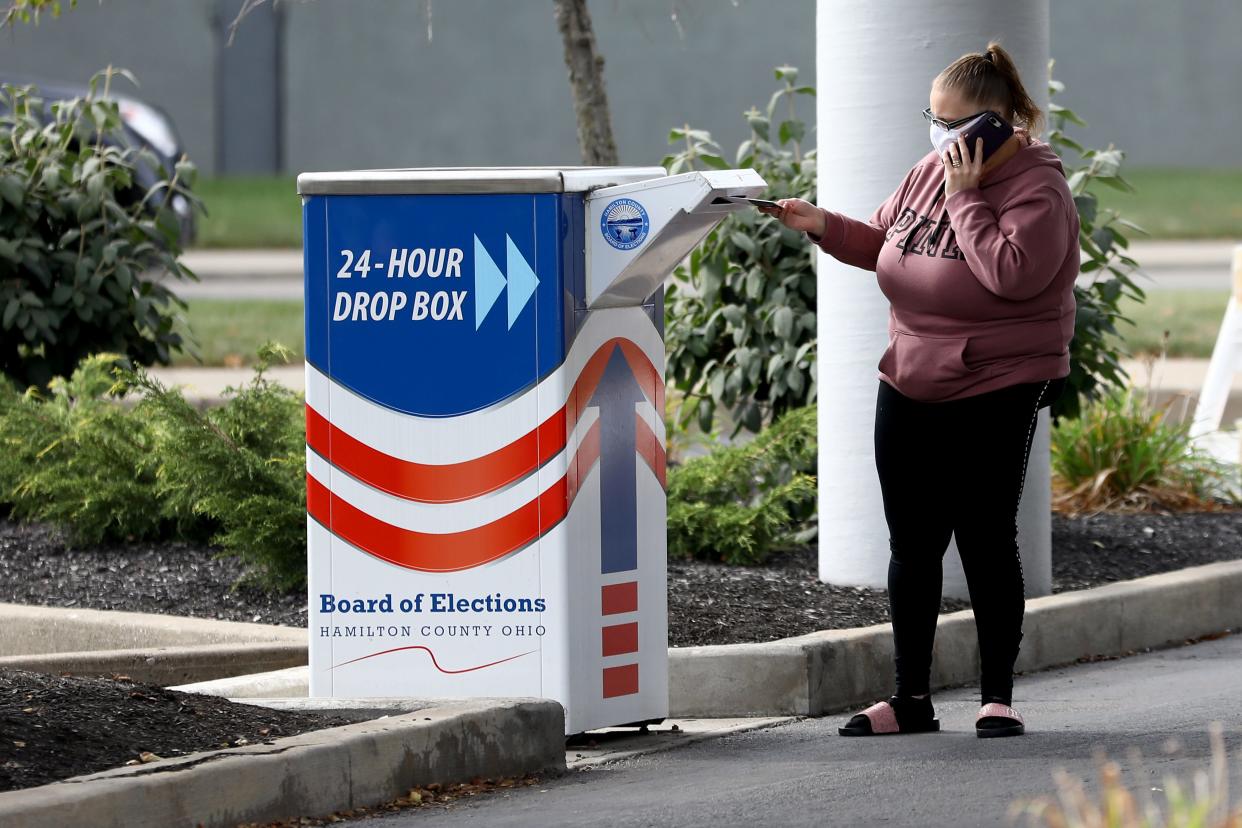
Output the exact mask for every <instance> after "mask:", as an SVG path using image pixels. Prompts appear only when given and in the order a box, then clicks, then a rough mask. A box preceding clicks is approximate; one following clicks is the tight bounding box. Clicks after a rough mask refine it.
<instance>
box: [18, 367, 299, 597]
mask: <svg viewBox="0 0 1242 828" xmlns="http://www.w3.org/2000/svg"><path fill="white" fill-rule="evenodd" d="M282 353H283V350H282V349H280V348H278V347H276V346H265V348H263V349H261V350H260V353H259V361H258V364H257V366H256V369H255V373H254V376H253V378H252V379H251V381H250V382H249V383H248V384H246V385H244V386H242V387H240V388H235V389H229V390H228V391H227V392H226V400H225V402H224V404H223V405H221V406H218V407H215V408H211V409H208V410H207V411H200V410H198V409H197V408H195V407H194V406H192V405H190V403H188V402H187V401H186V400H185V398H184V397H183V396H182V394H181V392H180V391H179V390H177V389H168V388H165V387H164V386H163V385H161V384H160V383H159V382H158V381H157V380H155V379H153V378H152V377H151V376H150V375H148V374H147V373H146V372H145V371H144V370H143V369H142V368H132V367H126V366H125V364H124V362H123V360H121V359H120V358H119V357H117V356H116V355H112V354H102V355H98V356H94V357H90V358H88V359H86V360H84V361H83V362H82V364H81V365H80V366H79V367H78V369H77V370H76V371H75V372H74V374H73V376H72V377H71V378H70V379H69V380H62V379H54V380H53V381H52V382H51V384H50V385H51V390H50V392H49V393H47V394H44V393H42V392H40V391H38V390H36V389H33V388H32V389H30V390H28V391H27V392H25V393H24V394H23V393H19V392H18V391H16V390H15V389H14V388H12V386H11V385H8V384H3V385H0V448H3V452H0V504H6V505H8V506H9V507H10V509H11V512H12V514H13V516H14V517H16V518H18V519H23V520H45V521H49V522H52V523H56V524H58V525H60V526H63V527H65V528H66V529H68V530H69V533H70V541H71V542H72V543H75V544H90V543H99V542H123V541H129V540H134V539H139V538H166V537H174V536H175V537H180V538H192V539H200V540H208V539H209V540H210V541H211V542H213V543H215V544H216V545H218V546H219V547H220V549H221V551H222V552H223V553H224V554H227V555H235V556H237V557H239V558H241V559H242V560H243V561H244V562H245V563H246V564H247V566H248V572H249V576H248V577H249V579H251V580H254V581H257V582H259V583H262V584H264V585H266V586H268V587H271V588H276V589H293V588H297V587H300V586H302V585H303V584H304V583H305V580H306V472H305V464H306V448H305V432H304V425H303V422H304V421H303V416H304V415H303V403H302V399H301V397H300V395H298V394H296V393H294V392H292V391H290V390H288V389H286V388H284V387H283V386H281V385H279V384H277V383H274V382H272V381H270V380H269V379H268V378H267V377H266V376H265V371H266V370H267V367H268V365H269V364H270V361H271V360H272V359H273V358H275V357H276V356H279V355H281V354H282ZM131 392H137V393H136V394H132V393H131ZM121 394H130V396H129V397H128V398H126V399H124V400H121V399H118V396H119V395H121Z"/></svg>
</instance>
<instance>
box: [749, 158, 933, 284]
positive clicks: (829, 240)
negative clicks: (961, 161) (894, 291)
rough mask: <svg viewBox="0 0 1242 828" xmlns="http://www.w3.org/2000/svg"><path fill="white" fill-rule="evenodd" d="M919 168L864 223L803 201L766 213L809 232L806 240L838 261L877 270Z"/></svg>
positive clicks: (787, 201) (787, 200)
mask: <svg viewBox="0 0 1242 828" xmlns="http://www.w3.org/2000/svg"><path fill="white" fill-rule="evenodd" d="M916 169H918V167H917V166H915V167H913V168H911V169H910V170H909V171H907V172H906V175H905V178H903V179H902V181H901V184H900V185H898V187H897V189H896V190H894V191H893V193H892V195H890V196H889V197H888V198H887V199H885V200H884V203H883V204H881V205H880V206H879V207H877V208H876V210H875V212H874V213H872V214H871V218H870V219H869V220H868V221H865V222H864V221H859V220H857V219H854V218H850V217H849V216H846V215H842V214H841V213H834V212H833V211H831V210H825V209H823V208H822V207H816V206H815V205H814V204H811V203H810V202H809V201H804V200H802V199H800V198H785V199H781V200H780V202H779V203H780V205H781V207H782V209H781V211H780V212H779V213H778V212H775V211H769V210H764V211H763V212H765V213H767V214H768V215H772V216H776V217H777V218H778V219H780V221H781V222H783V223H784V224H785V225H786V226H788V227H791V228H793V229H794V230H800V231H802V232H804V233H806V235H807V238H808V239H810V240H811V241H812V242H814V243H815V244H816V245H817V246H818V247H819V249H820V250H823V251H824V252H825V253H828V254H829V255H831V256H833V257H835V258H836V259H838V260H840V261H842V262H845V263H846V264H848V265H853V266H854V267H860V268H862V269H863V270H875V263H876V258H877V257H878V256H879V255H880V248H881V247H883V245H884V237H885V235H886V234H887V233H888V228H889V227H891V226H892V224H893V222H894V221H896V219H897V214H898V213H899V212H900V209H901V202H902V200H903V199H904V198H905V195H906V190H907V189H908V188H909V185H910V180H911V179H912V178H913V177H914V172H915V170H916ZM821 231H822V232H821Z"/></svg>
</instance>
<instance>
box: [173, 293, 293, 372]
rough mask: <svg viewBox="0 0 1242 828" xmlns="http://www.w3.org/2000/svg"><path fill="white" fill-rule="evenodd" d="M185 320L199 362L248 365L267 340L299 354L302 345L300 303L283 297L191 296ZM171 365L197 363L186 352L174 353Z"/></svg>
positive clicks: (216, 364) (205, 363)
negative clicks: (196, 297)
mask: <svg viewBox="0 0 1242 828" xmlns="http://www.w3.org/2000/svg"><path fill="white" fill-rule="evenodd" d="M187 304H188V305H189V311H188V312H187V314H186V324H187V326H188V328H189V333H190V335H191V336H192V337H193V338H194V340H195V341H196V342H197V344H198V348H199V352H200V354H201V356H202V360H203V361H202V364H203V365H211V366H219V365H227V366H230V367H234V366H239V365H249V364H250V363H252V362H253V361H254V356H255V351H257V350H258V348H259V346H260V345H262V344H263V343H264V342H266V341H267V340H269V339H271V340H275V341H276V342H279V343H280V344H281V345H284V346H285V347H286V348H288V349H289V350H290V351H292V352H293V355H292V356H291V357H290V359H291V360H300V359H302V358H303V355H304V353H305V349H306V343H305V339H304V337H305V332H304V330H303V327H302V303H301V302H300V301H299V300H296V299H294V300H283V299H260V300H255V299H191V300H189V301H188V302H187ZM173 364H174V365H187V366H188V365H198V364H199V363H198V361H197V360H195V359H194V357H192V356H191V355H189V354H185V353H182V354H178V355H177V356H175V357H174V358H173Z"/></svg>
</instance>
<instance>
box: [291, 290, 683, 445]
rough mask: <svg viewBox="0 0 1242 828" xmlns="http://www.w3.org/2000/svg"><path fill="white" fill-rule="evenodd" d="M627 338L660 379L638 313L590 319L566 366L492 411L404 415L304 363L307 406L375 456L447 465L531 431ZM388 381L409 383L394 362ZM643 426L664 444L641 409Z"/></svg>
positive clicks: (654, 336)
mask: <svg viewBox="0 0 1242 828" xmlns="http://www.w3.org/2000/svg"><path fill="white" fill-rule="evenodd" d="M618 336H624V337H626V338H627V339H630V340H632V341H633V342H634V343H635V344H636V345H638V347H639V348H641V349H642V351H643V352H644V353H645V354H646V355H647V358H648V359H650V360H651V362H652V364H653V365H655V366H656V368H657V370H659V371H660V373H661V375H663V371H664V343H663V342H662V341H661V339H660V334H659V332H658V331H657V330H656V329H655V326H654V325H652V324H651V320H650V319H648V318H647V316H646V314H645V313H644V312H643V310H642V308H624V309H614V310H608V311H606V312H597V313H592V314H591V315H590V316H588V317H587V321H586V324H585V325H584V326H583V329H582V330H581V331H580V332H579V333H578V336H577V338H576V339H575V340H574V343H573V347H572V348H571V349H570V353H569V355H568V356H567V358H566V359H565V362H564V363H563V364H562V365H561V366H560V367H559V368H557V369H556V370H555V371H554V372H553V373H552V374H551V375H550V376H549V377H548V378H547V379H545V380H544V381H543V382H541V383H539V385H538V386H536V387H535V388H531V389H528V390H527V391H526V392H525V393H523V394H521V395H520V396H517V397H514V398H513V399H511V400H508V401H506V402H504V403H501V404H499V405H496V406H493V407H491V408H487V409H483V410H482V411H476V412H473V413H470V414H464V415H462V416H460V417H419V416H415V415H412V414H403V413H400V412H397V411H393V410H392V409H389V408H385V407H384V406H382V405H380V404H378V403H375V402H373V401H371V400H368V399H366V398H365V397H363V396H361V395H359V394H356V393H354V392H352V391H350V390H348V389H347V388H345V387H344V386H342V385H340V384H338V383H335V382H333V381H332V380H331V379H330V378H329V377H327V376H326V375H325V374H323V373H322V372H321V371H319V370H318V369H317V368H315V367H314V366H312V365H311V364H310V363H309V362H308V363H307V364H306V403H307V405H309V406H310V407H311V408H313V409H315V411H317V412H318V413H319V414H320V415H321V416H322V417H324V418H325V419H327V420H328V421H329V422H331V423H332V424H333V425H335V426H336V427H337V428H339V429H341V430H342V431H344V432H345V433H346V434H348V435H350V436H351V437H353V438H355V439H356V440H359V441H360V442H363V443H366V444H367V445H368V446H371V447H373V448H375V449H377V450H378V451H381V452H383V453H385V454H388V455H391V456H393V457H397V458H400V459H403V460H409V461H411V462H415V463H428V464H437V465H439V464H450V463H461V462H464V461H466V460H473V459H475V458H477V457H482V456H484V455H487V454H491V453H492V452H494V451H496V450H498V449H501V448H504V447H505V446H507V445H509V444H510V443H512V442H513V441H514V440H516V439H518V438H520V437H522V436H524V435H526V434H528V433H529V432H531V431H533V430H534V429H535V428H537V427H538V426H539V425H540V424H541V423H542V422H543V421H544V420H545V419H547V418H548V417H550V416H552V414H554V413H555V412H556V411H558V410H559V409H560V408H561V407H562V406H563V405H564V404H565V401H566V400H567V399H568V397H569V392H570V390H571V389H572V388H573V380H574V379H576V378H577V377H578V375H579V374H581V373H582V369H583V367H584V366H585V365H586V362H587V360H589V359H590V358H591V356H592V355H594V353H595V352H596V351H597V350H599V348H600V347H601V346H602V345H603V344H604V343H605V342H606V341H608V340H609V339H612V338H614V337H618ZM393 381H394V382H410V381H413V380H412V379H411V378H410V376H409V375H408V374H406V373H404V372H403V369H402V368H401V366H400V365H398V364H396V363H394V368H393ZM646 405H647V410H648V411H649V412H650V414H651V417H650V418H649V420H648V421H649V422H651V423H652V425H653V428H658V429H659V431H657V432H656V433H657V434H658V435H659V436H660V437H661V439H663V435H664V431H663V418H662V417H655V416H654V414H655V412H654V407H653V406H651V405H650V404H649V403H646Z"/></svg>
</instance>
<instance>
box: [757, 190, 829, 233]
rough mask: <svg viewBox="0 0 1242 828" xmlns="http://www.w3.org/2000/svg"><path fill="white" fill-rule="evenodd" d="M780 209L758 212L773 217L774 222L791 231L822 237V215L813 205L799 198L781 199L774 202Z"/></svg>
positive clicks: (760, 210)
mask: <svg viewBox="0 0 1242 828" xmlns="http://www.w3.org/2000/svg"><path fill="white" fill-rule="evenodd" d="M776 203H777V204H779V205H780V209H779V210H777V209H774V208H771V207H760V208H759V212H761V213H764V214H765V215H769V216H775V217H776V220H777V221H779V222H780V223H781V224H783V225H785V226H786V227H788V228H790V229H791V230H798V231H800V232H804V233H810V234H811V235H813V236H822V235H824V224H825V222H824V213H823V211H822V210H820V209H819V208H818V207H816V206H815V205H814V204H812V203H811V202H809V201H806V200H805V199H801V198H782V199H780V200H779V201H777V202H776Z"/></svg>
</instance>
